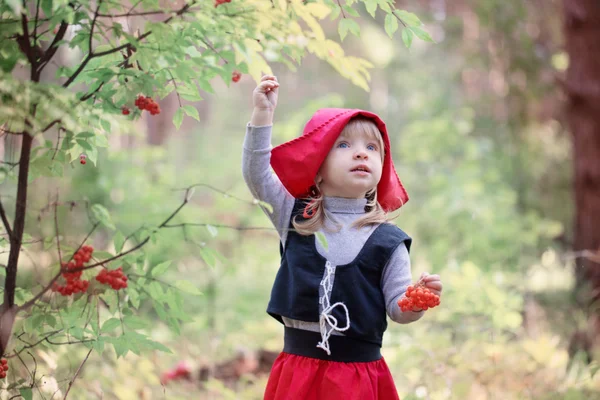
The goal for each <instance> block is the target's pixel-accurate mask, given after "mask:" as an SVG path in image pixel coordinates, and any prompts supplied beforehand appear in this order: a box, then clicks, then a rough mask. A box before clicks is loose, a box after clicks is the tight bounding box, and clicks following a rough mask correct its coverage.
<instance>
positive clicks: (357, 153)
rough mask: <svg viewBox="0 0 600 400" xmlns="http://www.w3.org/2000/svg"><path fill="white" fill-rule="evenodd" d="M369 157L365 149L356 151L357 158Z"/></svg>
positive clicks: (364, 158) (355, 157)
mask: <svg viewBox="0 0 600 400" xmlns="http://www.w3.org/2000/svg"><path fill="white" fill-rule="evenodd" d="M368 158H369V155H368V154H367V152H366V151H364V150H357V151H356V153H354V159H355V160H366V159H368Z"/></svg>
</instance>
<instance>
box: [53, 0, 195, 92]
mask: <svg viewBox="0 0 600 400" xmlns="http://www.w3.org/2000/svg"><path fill="white" fill-rule="evenodd" d="M194 3H195V1H193V2H191V3H189V4H186V5H185V6H183V7H181V8H180V9H179V10H178V11H177V12H176V13H175V14H174V15H172V16H170V17H169V18H167V19H165V20H164V21H163V23H165V24H168V23H169V22H170V21H171V20H172V19H173V18H175V17H178V16H180V15H181V14H183V13H185V12H186V11H188V10H189V8H190V7H191V6H192V5H193V4H194ZM151 34H152V31H151V30H149V31H147V32H146V33H144V34H142V35H141V36H140V37H138V40H143V39H145V38H147V37H148V36H150V35H151ZM129 45H130V43H126V44H122V45H121V46H117V47H113V48H112V49H109V50H105V51H101V52H99V53H94V52H93V50H92V48H91V47H90V49H89V53H88V55H87V56H86V57H85V58H84V59H83V61H82V62H81V64H80V65H79V67H78V68H77V69H76V70H75V72H73V75H71V76H70V77H69V79H67V81H66V82H65V83H64V84H63V85H62V86H63V87H64V88H66V87H68V86H69V85H71V83H73V81H74V80H75V79H77V77H78V76H79V74H80V73H81V72H82V71H83V70H84V68H85V66H86V65H87V64H88V63H89V62H90V61H91V60H92V59H93V58H95V57H102V56H106V55H109V54H113V53H116V52H118V51H121V50H123V49H125V48H126V47H127V46H129Z"/></svg>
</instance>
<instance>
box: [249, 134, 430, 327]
mask: <svg viewBox="0 0 600 400" xmlns="http://www.w3.org/2000/svg"><path fill="white" fill-rule="evenodd" d="M271 132H272V125H267V126H252V125H251V124H250V123H248V124H247V126H246V136H245V138H244V148H243V154H242V172H243V176H244V180H245V181H246V184H247V185H248V188H249V189H250V192H251V193H252V195H253V196H254V197H255V198H256V199H258V200H261V201H264V202H266V203H269V204H270V205H271V206H272V207H273V212H272V213H271V212H269V211H268V210H267V209H266V208H264V207H263V211H264V212H265V214H266V215H267V216H268V217H269V219H270V220H271V222H272V223H273V225H274V226H275V228H276V229H277V232H278V233H279V238H280V240H281V243H282V245H285V241H286V237H287V230H288V227H289V222H290V218H291V214H292V208H293V205H294V197H293V196H292V195H291V194H290V193H289V192H288V191H287V190H286V189H285V187H284V186H283V184H282V183H281V181H280V180H279V178H278V177H277V175H276V174H274V173H273V172H272V171H271V169H270V161H271V148H272V146H271ZM365 204H366V199H347V198H340V197H325V199H324V206H325V212H326V216H327V220H328V222H327V223H332V224H334V225H331V226H332V227H334V228H337V227H338V226H341V229H339V231H337V232H336V231H333V232H330V231H328V230H327V229H323V230H321V232H322V233H323V234H324V235H325V238H326V239H327V244H328V249H327V250H326V249H324V248H323V247H322V245H321V244H320V243H319V241H316V242H317V251H318V252H319V253H320V254H321V255H322V256H323V257H325V258H326V259H327V260H329V261H330V262H331V263H332V264H333V265H343V264H347V263H349V262H351V261H352V260H353V259H354V258H355V257H356V256H357V255H358V253H359V251H360V250H361V248H362V247H363V245H364V244H365V242H366V241H367V239H368V238H369V236H370V235H371V233H372V232H373V231H374V230H375V228H376V227H377V226H375V225H372V226H368V227H363V228H360V229H357V228H354V227H351V225H352V223H353V222H354V221H355V220H356V219H358V218H359V217H360V216H361V215H363V214H364V206H365ZM334 279H335V278H334ZM411 281H412V274H411V266H410V257H409V254H408V250H407V249H406V246H405V245H404V243H402V244H401V245H400V246H398V248H397V249H396V250H395V251H394V253H393V254H392V256H391V257H390V259H389V261H388V263H387V265H386V266H385V268H384V270H383V274H382V279H381V289H382V291H383V295H384V299H385V304H386V311H387V314H388V316H389V317H390V318H391V319H392V320H393V321H395V322H397V323H400V324H406V323H410V322H414V321H416V320H418V319H420V318H421V317H422V316H423V314H424V311H421V312H412V311H409V312H402V311H401V310H400V307H399V306H398V304H397V302H398V299H400V298H401V297H402V296H403V295H404V293H405V292H406V288H407V287H408V285H410V283H411ZM320 295H322V291H321V294H320ZM284 323H285V325H286V326H290V327H294V328H299V329H305V330H311V331H315V332H318V331H319V323H318V322H306V321H297V320H291V319H289V318H284ZM333 334H338V332H333Z"/></svg>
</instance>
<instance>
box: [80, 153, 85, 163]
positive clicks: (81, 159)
mask: <svg viewBox="0 0 600 400" xmlns="http://www.w3.org/2000/svg"><path fill="white" fill-rule="evenodd" d="M86 158H87V156H86V155H85V154H83V153H82V154H80V155H79V162H80V163H81V164H83V165H85V163H86V161H85V159H86Z"/></svg>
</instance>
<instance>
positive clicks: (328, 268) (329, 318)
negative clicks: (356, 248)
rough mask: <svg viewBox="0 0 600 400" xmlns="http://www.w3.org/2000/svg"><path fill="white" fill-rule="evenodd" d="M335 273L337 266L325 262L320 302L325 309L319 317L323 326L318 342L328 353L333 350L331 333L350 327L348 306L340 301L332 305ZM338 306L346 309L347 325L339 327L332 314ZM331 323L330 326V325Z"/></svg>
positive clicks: (318, 345)
mask: <svg viewBox="0 0 600 400" xmlns="http://www.w3.org/2000/svg"><path fill="white" fill-rule="evenodd" d="M334 274H335V267H334V266H333V265H331V263H330V262H329V261H327V262H326V263H325V276H324V277H323V280H321V287H323V296H321V298H320V299H319V304H321V305H322V306H323V311H322V312H321V315H320V317H319V325H320V328H321V341H320V342H319V344H317V347H319V348H321V349H323V350H325V351H326V352H327V355H331V351H330V350H329V336H331V333H332V332H333V331H334V330H336V331H338V332H343V331H345V330H347V329H348V328H350V314H349V313H348V307H346V305H345V304H344V303H342V302H340V301H338V302H337V303H335V304H333V305H330V300H329V296H330V294H331V289H332V288H333V281H332V277H333V276H334ZM337 306H341V307H343V308H344V311H346V321H347V323H346V327H344V328H338V321H337V319H336V318H335V317H334V316H333V315H331V311H333V309H334V308H335V307H337ZM328 324H329V328H328V326H327V325H328Z"/></svg>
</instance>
